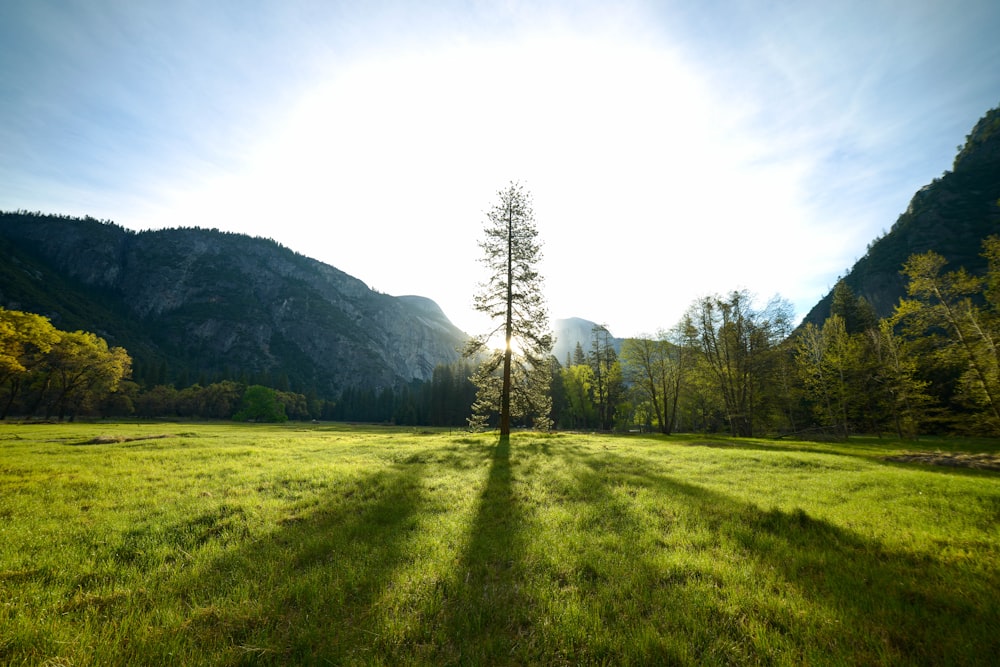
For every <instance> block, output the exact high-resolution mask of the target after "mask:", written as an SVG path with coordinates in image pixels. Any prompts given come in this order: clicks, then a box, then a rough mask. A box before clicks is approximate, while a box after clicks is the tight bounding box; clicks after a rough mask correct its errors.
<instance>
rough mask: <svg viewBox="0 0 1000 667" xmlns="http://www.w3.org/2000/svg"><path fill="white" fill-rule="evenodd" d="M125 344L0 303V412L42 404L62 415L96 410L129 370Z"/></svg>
mask: <svg viewBox="0 0 1000 667" xmlns="http://www.w3.org/2000/svg"><path fill="white" fill-rule="evenodd" d="M131 366H132V359H131V357H129V355H128V353H127V352H126V351H125V350H124V348H120V347H113V348H109V347H108V343H107V341H105V340H104V339H103V338H101V337H99V336H97V335H95V334H93V333H89V332H84V331H74V332H69V331H59V330H58V329H56V328H55V327H53V326H52V324H51V322H49V320H48V319H47V318H44V317H41V316H40V315H35V314H32V313H23V312H20V311H11V310H5V309H3V308H0V392H2V393H0V397H2V401H3V402H2V408H0V418H5V417H6V416H7V415H8V413H9V412H10V411H11V410H12V409H18V410H20V411H21V412H23V413H24V414H26V415H27V416H32V415H34V414H35V412H36V411H37V410H39V409H40V408H41V409H44V410H45V412H46V416H47V417H49V416H53V415H56V416H58V417H59V419H63V418H64V417H65V416H67V415H69V416H75V415H77V414H81V413H82V414H92V413H94V412H97V411H98V410H99V409H100V407H101V405H102V402H103V401H104V400H105V398H106V397H107V396H108V395H109V394H112V393H114V392H116V391H117V390H118V388H119V386H120V384H121V381H122V380H123V379H124V378H127V377H129V374H130V373H131Z"/></svg>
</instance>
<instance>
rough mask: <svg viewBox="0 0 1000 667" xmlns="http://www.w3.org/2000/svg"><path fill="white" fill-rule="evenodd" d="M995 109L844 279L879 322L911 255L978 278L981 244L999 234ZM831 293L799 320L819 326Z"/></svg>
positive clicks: (998, 119)
mask: <svg viewBox="0 0 1000 667" xmlns="http://www.w3.org/2000/svg"><path fill="white" fill-rule="evenodd" d="M998 200H1000V107H998V108H996V109H993V110H991V111H989V112H987V113H986V115H985V116H984V117H983V118H982V119H980V120H979V122H978V123H976V125H975V127H974V128H973V129H972V132H970V133H969V135H968V136H967V137H966V141H965V145H964V146H963V147H962V148H961V149H960V150H959V152H958V155H957V156H956V157H955V162H954V165H953V167H952V170H951V171H950V172H945V173H944V174H943V175H942V176H941V178H936V179H934V181H933V182H932V183H930V184H928V185H926V186H924V187H922V188H921V189H920V190H918V191H917V193H916V194H914V195H913V199H911V200H910V205H909V206H908V207H907V209H906V211H905V212H904V213H903V214H902V215H900V216H899V218H898V219H897V220H896V223H895V224H894V225H893V226H892V229H891V230H890V231H889V232H888V233H887V234H886V235H885V236H883V237H881V238H879V239H876V240H875V241H874V242H872V243H871V244H870V245H869V247H868V252H867V253H866V254H865V256H864V257H862V258H861V259H859V260H858V261H857V262H856V263H855V264H854V266H853V267H852V268H851V270H850V271H849V272H848V273H847V274H846V275H845V276H844V277H843V280H844V282H845V283H846V284H847V285H848V287H850V288H851V289H852V290H853V291H854V293H855V294H857V295H860V296H863V297H865V299H867V300H868V302H869V303H871V304H872V306H873V307H874V308H875V311H876V313H878V315H879V316H880V317H885V316H887V315H889V314H891V313H892V311H893V308H894V307H895V306H896V304H897V303H898V302H899V298H900V297H902V296H904V295H905V293H906V280H905V277H904V276H902V275H901V274H900V271H901V270H902V268H903V263H904V262H906V260H907V258H909V256H910V255H912V254H914V253H922V252H927V251H928V250H933V251H935V252H937V253H939V254H940V255H942V256H944V258H945V259H947V260H948V270H953V269H956V268H958V267H960V266H964V267H965V268H966V269H967V270H968V271H970V272H972V273H982V272H983V271H984V270H985V268H986V261H985V260H984V259H983V258H982V257H981V256H980V254H979V253H980V252H982V248H981V245H982V240H983V239H984V238H986V237H987V236H990V235H991V234H997V233H1000V203H998ZM832 296H833V292H832V290H831V292H830V293H829V294H827V295H826V296H825V297H823V299H822V300H820V302H819V303H817V304H816V305H815V306H814V307H813V308H812V310H810V311H809V313H808V314H807V315H806V317H805V318H804V320H803V321H804V322H812V323H814V324H817V325H821V324H822V323H823V321H824V320H826V318H827V317H828V316H829V315H830V304H831V301H832Z"/></svg>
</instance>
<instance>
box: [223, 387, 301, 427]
mask: <svg viewBox="0 0 1000 667" xmlns="http://www.w3.org/2000/svg"><path fill="white" fill-rule="evenodd" d="M233 420H234V421H240V422H245V421H255V422H286V421H288V415H286V414H285V406H284V404H283V403H282V402H281V401H279V400H278V392H277V391H275V390H274V389H271V388H270V387H263V386H261V385H259V384H255V385H253V386H251V387H247V390H246V391H245V392H243V400H242V401H241V403H240V410H239V412H237V413H236V414H235V415H233Z"/></svg>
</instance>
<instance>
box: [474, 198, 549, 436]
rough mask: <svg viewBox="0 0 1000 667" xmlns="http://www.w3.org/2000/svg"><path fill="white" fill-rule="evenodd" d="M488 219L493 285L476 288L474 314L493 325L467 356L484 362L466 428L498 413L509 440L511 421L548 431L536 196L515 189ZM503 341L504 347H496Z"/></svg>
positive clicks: (486, 254) (486, 259)
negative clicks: (526, 421) (533, 200)
mask: <svg viewBox="0 0 1000 667" xmlns="http://www.w3.org/2000/svg"><path fill="white" fill-rule="evenodd" d="M497 194H498V197H499V201H498V202H497V203H496V204H495V205H494V206H493V208H492V209H490V211H489V212H487V214H486V220H487V222H486V225H485V228H484V230H483V231H484V232H485V238H484V239H483V240H482V241H480V242H479V247H480V248H481V249H482V250H483V257H482V259H481V261H482V262H483V264H485V265H486V267H487V270H488V272H489V278H488V279H487V280H486V281H485V282H483V283H481V284H480V285H479V291H478V292H477V293H476V295H475V300H474V305H475V308H476V310H478V311H479V312H481V313H486V314H487V315H489V317H490V319H491V320H492V321H493V322H494V323H496V326H494V327H493V328H492V329H490V330H489V331H487V332H486V333H484V334H482V335H480V336H477V337H475V338H473V339H472V340H471V341H470V342H469V344H468V345H467V346H466V349H465V354H466V356H479V357H481V358H482V363H481V364H480V365H479V368H478V369H477V371H476V372H475V374H474V375H473V377H472V381H473V382H474V383H475V384H476V387H477V389H478V391H477V393H476V401H475V403H474V404H473V406H472V411H473V414H472V417H470V419H469V425H470V426H471V427H472V428H474V429H480V428H483V427H484V426H485V425H486V424H487V422H488V420H489V418H490V416H491V415H493V414H496V413H499V419H500V436H501V437H508V436H509V435H510V425H511V417H512V416H513V417H515V418H524V419H530V421H531V424H532V425H533V426H534V427H535V428H542V429H547V428H549V426H550V425H551V421H550V417H549V414H550V412H551V409H552V398H551V396H550V394H549V380H550V376H551V372H550V369H549V364H550V363H551V359H550V356H551V350H552V342H553V341H552V333H551V331H550V330H549V315H548V309H547V308H546V305H545V298H544V296H543V295H542V282H543V280H542V277H541V275H539V273H538V271H537V269H536V267H537V265H538V262H539V261H540V260H541V257H542V253H541V246H540V245H539V243H538V241H537V236H538V230H537V229H536V228H535V219H534V214H533V212H532V209H531V195H530V194H529V193H528V192H526V191H525V190H524V188H523V187H522V186H521V185H520V184H518V183H514V182H512V183H511V184H510V185H509V186H508V187H506V188H504V189H503V190H501V191H500V192H498V193H497ZM497 337H499V340H500V346H499V347H493V343H492V341H494V340H496V339H497Z"/></svg>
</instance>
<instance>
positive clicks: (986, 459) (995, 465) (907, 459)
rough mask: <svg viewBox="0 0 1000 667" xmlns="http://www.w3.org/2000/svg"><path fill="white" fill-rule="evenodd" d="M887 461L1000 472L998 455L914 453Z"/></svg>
mask: <svg viewBox="0 0 1000 667" xmlns="http://www.w3.org/2000/svg"><path fill="white" fill-rule="evenodd" d="M885 460H886V461H896V462H898V463H927V464H929V465H935V466H951V467H953V468H978V469H980V470H996V471H1000V455H997V454H963V453H962V452H914V453H912V454H899V455H897V456H887V457H885Z"/></svg>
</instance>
